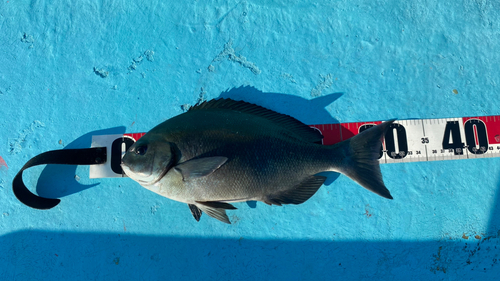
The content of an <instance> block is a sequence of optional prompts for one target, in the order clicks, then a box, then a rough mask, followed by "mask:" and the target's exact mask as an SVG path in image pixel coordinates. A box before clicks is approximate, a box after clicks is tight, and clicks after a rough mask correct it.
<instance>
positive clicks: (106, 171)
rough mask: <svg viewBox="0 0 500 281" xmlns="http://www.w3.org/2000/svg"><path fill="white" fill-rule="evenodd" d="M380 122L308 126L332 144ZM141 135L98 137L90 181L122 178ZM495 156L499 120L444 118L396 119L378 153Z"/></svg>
mask: <svg viewBox="0 0 500 281" xmlns="http://www.w3.org/2000/svg"><path fill="white" fill-rule="evenodd" d="M380 123H382V122H381V121H377V122H354V123H340V124H322V125H311V127H312V128H315V129H317V130H319V131H320V132H321V134H322V135H323V144H324V145H332V144H335V143H338V142H341V141H343V140H346V139H349V138H351V137H353V136H355V135H357V134H359V133H360V132H362V131H363V130H366V129H368V128H370V127H372V126H375V125H377V124H380ZM143 135H145V133H134V134H123V135H122V134H120V135H97V136H93V137H92V145H91V146H92V147H106V148H107V151H109V152H111V153H108V154H107V157H108V159H107V161H106V163H104V164H100V165H92V166H90V172H89V177H90V178H114V177H124V176H125V174H124V173H123V171H122V169H121V167H120V163H121V157H122V155H123V154H124V153H125V151H127V149H128V148H129V147H130V146H132V144H134V142H136V141H137V140H138V139H139V138H141V137H142V136H143ZM490 157H500V115H496V116H482V117H462V118H443V119H414V120H397V121H396V122H394V123H393V124H392V125H391V129H389V130H388V131H387V133H386V135H385V137H384V142H383V145H382V147H381V149H380V158H379V159H380V164H384V163H407V162H422V161H440V160H457V159H471V158H490Z"/></svg>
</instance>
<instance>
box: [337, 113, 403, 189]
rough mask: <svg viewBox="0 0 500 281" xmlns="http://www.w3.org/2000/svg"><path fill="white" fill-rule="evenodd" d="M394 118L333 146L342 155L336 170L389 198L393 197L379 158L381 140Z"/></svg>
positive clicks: (338, 154)
mask: <svg viewBox="0 0 500 281" xmlns="http://www.w3.org/2000/svg"><path fill="white" fill-rule="evenodd" d="M394 120H395V119H394ZM394 120H389V121H386V122H384V123H382V124H379V125H377V126H373V127H371V128H369V129H367V130H365V131H363V132H361V133H359V134H358V135H356V136H354V137H352V138H350V139H347V140H345V141H343V142H340V143H338V144H336V145H333V146H332V149H333V150H334V154H335V155H336V156H337V157H339V156H340V157H341V165H340V167H337V168H336V169H335V170H336V171H338V172H341V173H342V174H344V175H346V176H348V177H350V178H351V179H352V180H354V181H355V182H357V183H358V184H360V185H361V186H362V187H364V188H366V189H368V190H370V191H372V192H374V193H376V194H378V195H380V196H382V197H385V198H387V199H392V196H391V193H390V192H389V190H388V189H387V188H386V187H385V184H384V181H383V180H382V173H381V172H380V165H379V161H378V158H379V156H380V151H381V150H380V148H381V146H382V142H381V140H382V138H383V136H384V135H385V133H386V132H387V130H389V127H390V125H391V124H392V123H393V122H394Z"/></svg>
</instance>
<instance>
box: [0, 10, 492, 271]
mask: <svg viewBox="0 0 500 281" xmlns="http://www.w3.org/2000/svg"><path fill="white" fill-rule="evenodd" d="M73 2H75V3H73V4H69V3H68V2H67V1H60V0H55V1H12V0H11V1H5V0H3V1H2V2H1V3H0V50H1V55H0V113H1V115H0V116H1V118H2V119H1V121H0V156H1V157H2V158H3V159H4V160H5V162H6V163H7V165H8V168H6V167H4V166H2V167H0V195H1V196H0V215H1V218H0V235H1V236H0V251H1V252H2V253H3V255H0V276H2V279H5V280H55V279H65V280H89V279H98V280H110V279H112V280H140V279H144V280H165V279H174V278H178V279H180V278H183V279H186V280H188V279H190V280H191V279H192V280H196V279H199V280H241V279H243V280H244V279H249V280H254V279H255V278H259V279H262V278H264V279H271V278H273V279H285V278H286V279H290V280H307V279H311V280H318V279H319V278H321V279H337V278H338V279H341V280H359V279H362V278H365V279H383V280H402V279H413V280H429V279H437V280H441V279H452V280H453V279H461V280H479V279H483V280H488V279H490V280H491V279H493V278H494V277H497V276H498V275H499V274H500V262H499V261H498V259H499V258H500V257H499V256H500V255H499V249H500V232H499V231H500V220H499V219H498V217H499V214H500V207H499V206H500V192H499V191H498V190H499V189H500V176H499V175H500V165H499V164H500V159H481V160H463V161H446V162H432V163H414V164H390V165H384V166H383V167H382V172H383V174H384V178H385V181H386V183H387V186H388V188H389V189H390V190H391V192H392V194H393V196H394V198H395V199H394V200H392V201H390V200H386V199H383V198H380V197H377V196H376V195H374V194H372V193H370V192H368V191H366V190H364V189H362V188H360V187H359V186H357V185H356V184H355V183H353V182H352V181H351V180H349V179H347V178H346V177H344V176H340V177H338V178H337V179H336V180H334V179H335V177H333V178H331V180H330V184H329V185H328V186H326V187H323V188H321V189H320V191H319V192H318V193H317V194H316V195H315V196H314V197H313V198H311V199H310V200H309V201H307V202H306V203H304V204H302V205H299V206H285V207H276V206H274V207H269V206H267V205H264V204H261V203H257V204H256V205H247V204H244V203H241V204H237V207H238V210H235V211H230V213H229V216H230V218H231V220H232V221H233V224H232V225H225V224H222V223H220V222H218V221H216V220H214V219H209V218H207V217H206V216H203V218H202V220H201V221H200V222H199V223H197V222H196V221H195V220H193V218H192V217H191V215H190V213H189V210H188V208H187V207H186V206H185V205H183V204H180V203H177V202H174V201H170V200H168V199H165V198H162V197H159V196H157V195H155V194H153V193H151V192H149V191H147V190H145V189H143V188H141V187H140V186H139V185H137V184H136V183H134V182H133V181H131V180H129V179H102V180H89V179H88V168H87V167H78V168H75V167H66V168H61V167H45V168H44V167H36V168H32V169H30V170H28V171H27V172H26V173H25V177H24V178H25V181H26V182H27V183H28V184H29V185H30V186H31V187H32V190H36V192H38V193H39V194H44V195H53V196H58V197H62V203H61V204H60V205H59V206H57V207H56V208H54V209H52V210H49V211H39V210H33V209H29V208H28V207H26V206H24V205H22V204H21V203H19V202H18V201H17V200H16V199H15V197H14V196H13V194H12V191H11V186H10V183H11V181H12V179H13V177H14V175H15V174H16V173H17V171H18V170H19V169H20V168H21V167H22V165H23V164H24V163H25V162H26V161H27V160H29V159H30V158H31V157H33V156H35V155H37V154H39V153H41V152H44V151H47V150H53V149H61V148H64V147H67V148H71V147H72V148H84V147H88V146H89V145H90V136H91V135H92V134H96V133H121V132H141V131H147V130H149V129H150V128H151V127H153V126H154V125H156V124H158V123H159V122H161V121H163V120H165V119H167V118H170V117H172V116H175V115H177V114H179V113H181V112H182V109H181V105H183V104H194V103H195V102H196V100H197V98H198V96H199V94H200V92H202V90H201V88H203V91H204V92H205V93H206V94H205V95H206V98H209V99H210V98H215V97H219V96H220V95H221V92H223V91H224V90H226V89H228V88H232V87H238V86H240V85H251V86H254V87H256V88H257V89H259V90H261V91H262V92H263V93H257V92H254V93H248V92H247V93H241V92H240V93H238V94H234V93H233V95H232V97H238V98H244V99H245V100H247V101H250V102H255V103H258V104H261V105H264V106H266V107H270V108H272V109H274V110H277V111H279V112H283V113H287V114H290V115H293V116H296V117H297V118H299V119H300V120H302V121H304V122H307V123H311V124H312V123H330V122H336V121H340V122H351V121H371V120H383V119H389V118H394V117H397V118H400V119H408V118H440V117H459V116H477V115H499V114H500V100H499V99H498V88H497V85H498V83H499V82H500V81H499V80H500V75H499V72H498V61H500V52H498V51H497V46H499V45H500V37H499V36H498V35H499V30H500V22H499V21H498V20H497V19H498V18H499V16H500V9H499V8H500V7H499V4H498V3H496V2H488V1H468V0H466V1H445V2H443V1H432V0H429V1H390V0H381V1H346V0H341V1H314V2H311V3H304V2H303V1H273V2H272V3H270V1H212V2H211V3H204V2H203V1H192V2H189V3H187V2H185V1H176V2H178V3H173V1H172V3H167V2H166V1H73ZM25 34H26V35H25ZM230 42H232V44H230ZM228 43H229V44H228ZM224 50H225V51H226V53H224V52H223V51H224ZM146 51H153V52H154V55H153V56H152V57H151V54H152V53H151V52H149V53H146V54H149V55H150V57H149V60H148V58H147V56H146V54H145V52H146ZM231 52H232V54H234V56H232V60H228V59H227V58H228V56H227V54H228V53H231ZM221 53H222V58H223V59H222V60H217V59H216V58H217V57H218V56H219V55H220V54H221ZM141 55H142V57H141ZM224 55H225V56H224ZM242 57H245V58H246V61H245V60H243V58H242ZM134 59H135V62H134ZM214 59H215V61H214ZM238 60H239V62H238ZM134 68H135V69H134ZM98 72H100V73H101V75H103V76H105V75H106V74H105V73H106V72H107V76H106V77H101V75H99V73H98ZM326 86H329V87H328V88H326ZM453 90H456V91H457V93H454V91H453ZM334 93H336V94H334ZM339 93H342V95H341V96H340V95H339ZM311 94H313V95H320V96H321V97H320V98H316V99H314V98H313V97H312V96H311ZM331 94H333V95H331ZM224 95H227V94H223V96H224ZM307 100H312V101H310V102H307ZM75 174H76V175H77V177H76V178H75ZM39 177H40V178H39ZM47 184H50V186H52V187H53V188H47V187H46V186H47ZM96 184H98V185H96ZM34 186H37V187H36V188H35V187H34ZM254 207H255V208H254Z"/></svg>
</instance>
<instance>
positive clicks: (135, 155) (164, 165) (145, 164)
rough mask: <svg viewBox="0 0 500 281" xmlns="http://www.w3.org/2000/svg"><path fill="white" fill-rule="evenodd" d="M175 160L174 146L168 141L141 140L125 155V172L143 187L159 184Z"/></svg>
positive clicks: (123, 165)
mask: <svg viewBox="0 0 500 281" xmlns="http://www.w3.org/2000/svg"><path fill="white" fill-rule="evenodd" d="M173 160H174V155H173V153H172V146H171V145H170V143H169V142H166V141H155V140H152V139H151V138H148V137H147V136H144V137H142V138H140V139H139V140H138V141H137V142H135V143H134V144H133V145H132V146H131V147H130V148H129V149H128V150H127V152H126V153H125V155H123V158H122V163H121V167H122V169H123V172H124V173H125V174H126V175H127V176H128V177H130V178H131V179H133V180H135V181H137V182H138V183H140V184H141V185H152V184H155V183H157V182H158V181H159V180H161V179H162V178H163V176H164V175H165V174H166V173H167V172H168V170H169V169H170V168H171V166H172V163H173Z"/></svg>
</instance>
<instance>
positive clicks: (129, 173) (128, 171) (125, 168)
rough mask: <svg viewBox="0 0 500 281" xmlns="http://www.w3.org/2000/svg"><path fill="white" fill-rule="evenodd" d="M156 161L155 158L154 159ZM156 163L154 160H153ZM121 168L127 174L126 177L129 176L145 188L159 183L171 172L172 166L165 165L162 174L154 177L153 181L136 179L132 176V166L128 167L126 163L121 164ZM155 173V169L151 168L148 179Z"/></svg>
mask: <svg viewBox="0 0 500 281" xmlns="http://www.w3.org/2000/svg"><path fill="white" fill-rule="evenodd" d="M153 159H154V157H153ZM153 161H154V160H153ZM120 166H121V168H122V171H123V172H124V173H125V175H126V176H128V177H129V178H131V179H133V180H135V181H137V182H138V183H139V184H140V185H142V186H145V185H153V184H155V183H157V182H159V181H160V180H161V179H162V178H163V177H164V176H165V175H166V174H167V172H168V171H169V170H170V165H165V168H164V169H162V170H161V172H160V173H158V176H156V177H154V178H153V179H151V180H142V179H139V178H137V177H134V176H132V175H134V172H133V170H132V169H131V168H130V166H128V165H127V164H126V163H124V162H123V160H122V162H121V163H120ZM152 166H153V163H152ZM154 172H155V170H154V168H151V171H150V173H149V176H148V178H149V177H150V176H151V175H153V174H154Z"/></svg>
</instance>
